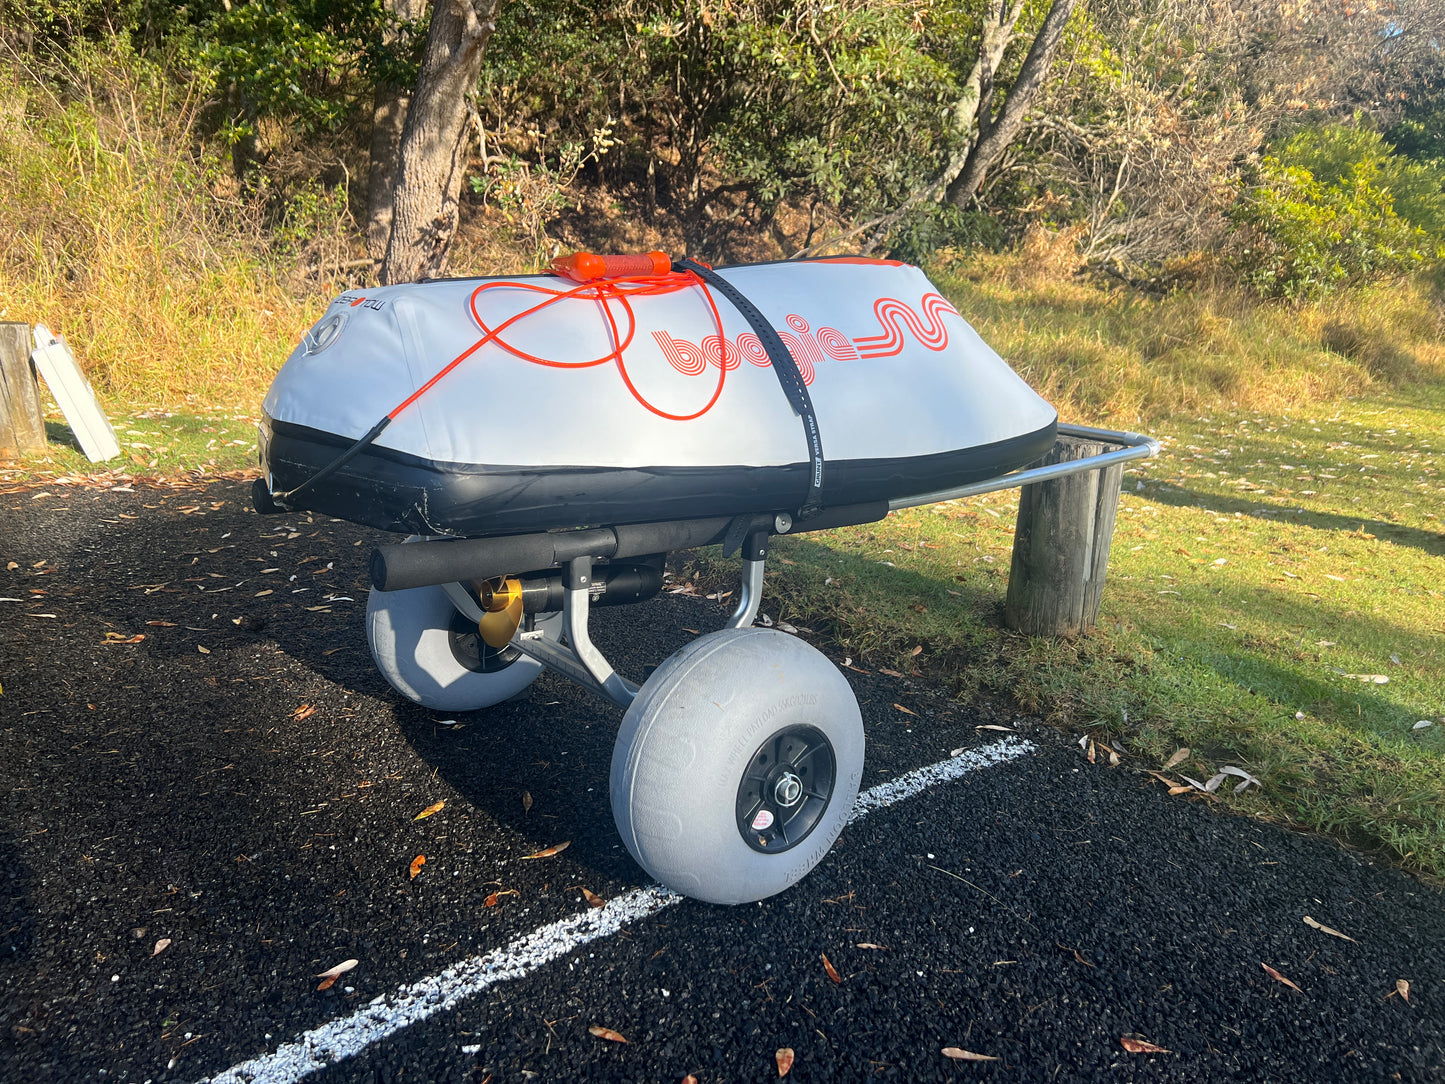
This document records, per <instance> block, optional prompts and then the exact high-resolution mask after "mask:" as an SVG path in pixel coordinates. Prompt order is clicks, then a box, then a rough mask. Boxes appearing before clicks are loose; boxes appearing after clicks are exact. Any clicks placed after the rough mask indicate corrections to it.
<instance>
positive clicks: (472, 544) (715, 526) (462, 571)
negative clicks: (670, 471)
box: [371, 501, 888, 591]
mask: <svg viewBox="0 0 1445 1084" xmlns="http://www.w3.org/2000/svg"><path fill="white" fill-rule="evenodd" d="M887 514H888V502H887V501H872V502H869V503H868V504H854V505H847V506H844V507H839V508H828V509H824V510H823V511H822V512H820V513H819V514H818V515H816V516H814V517H813V518H811V519H809V520H808V521H807V522H806V523H805V524H802V525H801V526H800V527H799V528H798V533H802V532H804V531H821V530H826V529H828V528H830V527H844V526H850V525H852V524H857V523H872V522H874V521H876V520H880V519H882V518H883V517H884V516H886V515H887ZM750 519H751V520H752V522H750V523H749V524H748V527H749V530H750V531H769V532H772V531H774V521H773V517H772V516H771V515H761V514H760V515H755V516H752V517H750ZM731 525H732V519H730V518H729V517H726V516H716V517H709V518H707V519H688V520H672V521H669V522H664V523H635V524H628V525H625V526H621V527H595V528H589V529H586V530H581V531H549V532H544V533H540V534H522V535H504V536H501V537H498V538H458V539H437V540H435V541H429V542H410V543H400V542H398V543H393V544H391V545H386V546H378V547H377V548H376V549H374V550H372V551H371V583H372V586H373V587H375V588H376V589H377V590H378V591H401V590H405V589H407V588H410V587H428V586H433V585H435V584H440V583H456V582H458V581H462V580H485V579H491V578H493V577H495V576H515V575H518V574H520V573H524V572H536V571H539V570H541V569H544V568H551V567H553V566H555V565H559V564H562V563H563V562H565V561H570V560H572V559H573V558H576V557H597V558H612V559H623V558H629V557H643V556H647V555H648V554H653V553H670V552H672V551H673V550H687V549H696V548H697V547H698V546H707V545H711V544H712V543H715V542H721V541H722V540H723V538H724V537H725V536H726V535H727V533H728V528H729V527H730V526H731Z"/></svg>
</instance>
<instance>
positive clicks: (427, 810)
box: [412, 798, 447, 821]
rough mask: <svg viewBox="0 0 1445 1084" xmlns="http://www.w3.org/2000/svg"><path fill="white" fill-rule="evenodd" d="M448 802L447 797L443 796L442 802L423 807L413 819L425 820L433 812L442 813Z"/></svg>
mask: <svg viewBox="0 0 1445 1084" xmlns="http://www.w3.org/2000/svg"><path fill="white" fill-rule="evenodd" d="M446 804H447V800H446V799H445V798H443V799H442V800H441V801H440V802H433V803H432V804H431V805H429V806H427V807H426V808H425V809H423V810H422V811H421V812H420V813H418V814H417V815H416V816H415V817H413V818H412V820H414V821H419V820H424V819H426V818H427V817H430V816H431V815H432V814H433V813H440V812H441V811H442V809H443V808H445V806H446Z"/></svg>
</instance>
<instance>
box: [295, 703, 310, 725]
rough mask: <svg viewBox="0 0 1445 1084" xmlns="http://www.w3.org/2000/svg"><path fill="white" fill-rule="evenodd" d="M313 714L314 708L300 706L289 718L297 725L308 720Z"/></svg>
mask: <svg viewBox="0 0 1445 1084" xmlns="http://www.w3.org/2000/svg"><path fill="white" fill-rule="evenodd" d="M315 714H316V708H315V707H313V706H312V705H311V704H302V705H301V706H300V707H299V708H297V709H296V710H295V711H293V712H292V713H291V718H293V719H295V720H296V721H297V722H298V723H299V722H300V721H301V720H302V719H309V718H311V716H313V715H315Z"/></svg>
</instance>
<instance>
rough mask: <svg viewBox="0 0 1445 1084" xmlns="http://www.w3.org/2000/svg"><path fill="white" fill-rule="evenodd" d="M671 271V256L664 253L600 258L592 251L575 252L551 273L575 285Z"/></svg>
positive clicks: (555, 263) (560, 260)
mask: <svg viewBox="0 0 1445 1084" xmlns="http://www.w3.org/2000/svg"><path fill="white" fill-rule="evenodd" d="M671 270H672V257H670V256H669V255H668V254H667V253H665V252H643V253H636V254H633V255H614V256H598V255H597V254H596V253H593V252H574V253H572V255H570V256H558V257H557V258H556V259H554V260H553V261H552V274H554V275H562V276H564V277H566V278H569V279H571V280H572V281H573V282H592V281H593V280H594V279H601V278H608V279H620V278H635V277H638V276H643V275H666V274H667V273H668V272H670V271H671Z"/></svg>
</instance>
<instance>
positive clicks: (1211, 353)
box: [934, 239, 1445, 425]
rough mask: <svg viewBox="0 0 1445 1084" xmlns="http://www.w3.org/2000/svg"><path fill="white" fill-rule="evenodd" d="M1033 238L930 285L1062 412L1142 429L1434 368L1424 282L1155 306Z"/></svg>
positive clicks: (1212, 296) (1276, 408)
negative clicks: (1283, 300)
mask: <svg viewBox="0 0 1445 1084" xmlns="http://www.w3.org/2000/svg"><path fill="white" fill-rule="evenodd" d="M1065 241H1066V245H1065V246H1064V247H1065V251H1064V253H1062V254H1061V253H1060V252H1059V250H1058V247H1054V248H1052V249H1051V248H1049V247H1048V246H1045V245H1041V244H1039V243H1037V242H1035V243H1033V244H1026V245H1025V246H1024V247H1023V248H1021V249H1020V251H1018V252H1014V253H1010V254H1007V255H1003V256H982V257H975V258H971V259H969V260H967V261H963V260H954V261H951V262H949V263H948V264H947V265H945V266H943V267H936V268H934V278H935V281H937V282H938V283H939V285H940V287H941V288H942V289H943V292H944V293H945V294H947V295H948V296H949V297H950V298H952V299H953V301H954V302H955V303H956V304H958V306H959V308H960V309H961V310H962V312H963V314H964V316H965V317H967V318H968V320H969V321H970V322H971V323H973V324H974V325H975V327H977V328H978V331H979V333H980V334H981V335H982V336H983V337H984V339H985V340H987V341H988V342H989V343H990V344H991V345H993V347H994V348H995V349H997V350H998V351H999V352H1000V353H1001V354H1003V355H1004V356H1005V357H1006V358H1008V359H1009V360H1010V362H1011V363H1012V364H1013V365H1014V367H1015V368H1016V369H1018V370H1019V372H1020V373H1022V374H1023V375H1024V376H1025V378H1026V379H1028V380H1029V382H1030V383H1031V384H1033V385H1034V387H1035V388H1037V389H1038V390H1039V392H1040V393H1041V394H1043V395H1044V396H1045V398H1048V399H1049V400H1050V401H1052V402H1053V403H1055V405H1057V406H1058V407H1059V409H1060V412H1061V413H1062V414H1064V415H1065V416H1067V417H1071V418H1076V419H1080V420H1095V421H1109V422H1114V423H1116V424H1121V425H1135V424H1142V423H1144V422H1146V421H1148V420H1150V419H1158V418H1163V417H1167V416H1169V415H1171V414H1176V413H1180V412H1186V413H1198V412H1201V411H1207V410H1213V409H1220V408H1225V409H1238V410H1264V411H1271V412H1275V413H1288V412H1291V411H1298V410H1301V409H1304V408H1305V407H1307V406H1308V405H1310V404H1311V403H1318V402H1328V401H1333V400H1335V399H1341V398H1347V397H1349V396H1354V395H1361V394H1365V393H1374V392H1382V391H1385V390H1389V389H1393V388H1400V387H1405V386H1408V385H1410V384H1411V383H1414V382H1416V381H1418V380H1422V379H1434V378H1436V377H1438V376H1439V375H1441V374H1445V313H1442V310H1441V308H1440V305H1439V302H1438V300H1435V299H1432V297H1431V296H1430V290H1429V287H1428V286H1427V285H1426V284H1424V283H1418V282H1417V283H1409V282H1406V283H1392V284H1389V285H1382V286H1376V287H1370V288H1365V289H1359V290H1348V291H1340V292H1339V293H1337V294H1335V295H1333V296H1331V297H1330V298H1328V299H1326V300H1325V301H1322V302H1319V303H1317V304H1313V305H1307V306H1300V307H1296V308H1290V307H1284V306H1280V305H1277V304H1265V303H1263V302H1260V301H1258V300H1256V299H1255V298H1253V297H1251V296H1249V295H1247V294H1245V293H1243V292H1241V291H1238V290H1234V289H1230V288H1228V287H1227V286H1223V285H1219V284H1217V283H1216V284H1212V285H1208V284H1206V285H1202V286H1200V287H1197V288H1194V289H1190V290H1181V291H1179V292H1176V293H1174V294H1171V295H1169V296H1167V297H1164V298H1150V297H1146V296H1143V295H1141V294H1139V293H1137V292H1135V291H1132V290H1128V289H1125V288H1123V287H1119V288H1110V289H1105V288H1100V287H1099V286H1098V285H1096V284H1092V283H1089V282H1083V281H1079V280H1077V279H1075V278H1074V277H1073V276H1072V274H1071V271H1072V267H1071V266H1070V261H1069V260H1068V258H1067V253H1068V252H1071V251H1072V247H1073V246H1072V243H1071V242H1069V241H1068V240H1067V239H1065ZM1061 272H1062V273H1061Z"/></svg>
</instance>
